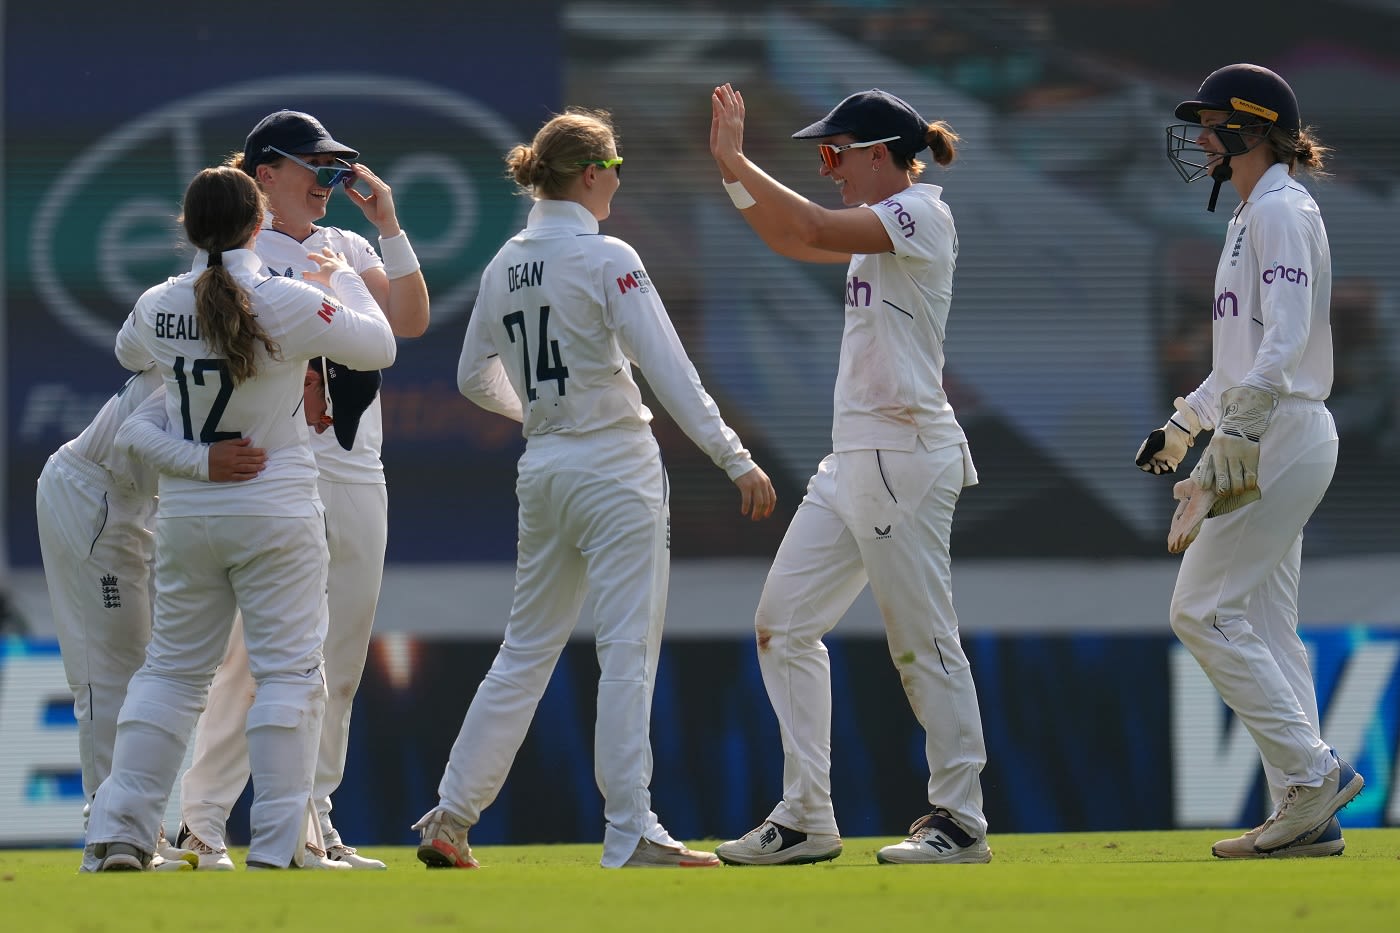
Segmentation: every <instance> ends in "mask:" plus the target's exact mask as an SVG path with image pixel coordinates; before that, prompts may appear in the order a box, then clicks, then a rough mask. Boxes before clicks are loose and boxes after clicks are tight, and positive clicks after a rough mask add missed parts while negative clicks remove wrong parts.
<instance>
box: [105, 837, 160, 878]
mask: <svg viewBox="0 0 1400 933" xmlns="http://www.w3.org/2000/svg"><path fill="white" fill-rule="evenodd" d="M96 854H97V857H98V859H100V861H99V862H98V863H97V870H98V871H146V870H147V869H148V868H150V865H151V856H150V855H148V854H147V853H145V852H142V851H141V850H140V849H138V848H136V846H134V845H131V844H129V843H126V842H99V843H98V844H97V850H96Z"/></svg>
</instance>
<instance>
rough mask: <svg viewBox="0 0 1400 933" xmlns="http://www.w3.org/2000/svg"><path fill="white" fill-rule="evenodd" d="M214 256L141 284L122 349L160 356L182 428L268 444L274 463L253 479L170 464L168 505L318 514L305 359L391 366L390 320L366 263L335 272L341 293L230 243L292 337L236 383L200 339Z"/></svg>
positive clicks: (230, 258) (278, 331) (188, 436)
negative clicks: (186, 471)
mask: <svg viewBox="0 0 1400 933" xmlns="http://www.w3.org/2000/svg"><path fill="white" fill-rule="evenodd" d="M208 261H209V256H208V254H207V253H205V252H203V251H199V252H197V253H196V254H195V257H194V263H193V265H192V267H191V270H190V271H189V272H187V273H185V274H184V275H179V276H175V277H174V278H171V279H169V280H167V281H166V282H163V283H162V284H160V285H157V286H155V287H154V288H151V289H148V290H147V291H146V293H145V294H144V295H142V296H141V298H140V299H139V300H138V301H137V302H136V307H135V308H134V309H132V312H131V314H130V315H128V317H127V319H126V322H125V323H124V324H123V325H122V328H121V331H120V332H119V333H118V334H117V359H118V361H119V362H120V363H121V364H122V365H123V366H125V367H126V368H128V369H136V370H140V369H144V368H146V367H147V366H148V365H149V364H150V362H151V361H152V360H154V361H155V363H156V366H157V367H158V368H159V369H160V372H161V375H162V377H163V378H164V382H165V399H166V409H165V410H166V416H167V417H168V418H169V420H170V425H169V430H170V433H171V434H174V435H176V436H179V437H183V438H184V439H185V440H187V441H198V442H199V443H201V444H212V443H214V442H215V441H219V440H224V439H227V438H236V437H247V438H251V439H252V442H253V443H254V444H255V445H256V446H258V447H262V448H265V449H266V450H267V458H268V459H267V468H266V469H265V470H264V471H263V473H262V474H261V475H260V476H258V477H257V478H256V479H253V480H249V481H247V482H243V483H207V482H200V481H198V480H193V479H189V478H186V477H180V476H168V475H163V476H161V478H160V513H161V514H162V515H196V516H198V515H282V516H306V515H315V514H316V507H315V503H316V501H317V497H316V462H315V460H314V459H313V458H312V455H311V448H310V447H309V446H308V435H309V433H310V432H309V431H308V430H307V428H306V421H305V416H304V415H303V413H302V411H301V405H302V383H303V380H304V379H305V376H306V362H307V360H309V359H311V358H312V357H313V356H322V355H324V356H329V357H332V358H333V359H336V360H339V361H341V362H343V363H345V364H346V365H347V366H352V367H355V368H358V369H381V368H383V367H385V366H388V365H389V364H391V363H392V362H393V361H394V352H395V347H396V344H395V343H394V335H393V333H392V332H391V331H390V329H389V322H388V321H387V320H386V319H385V318H384V315H383V314H382V313H381V312H380V311H379V306H378V305H376V304H375V303H374V299H373V298H372V297H370V294H369V291H368V290H367V289H366V288H365V284H364V282H363V281H362V280H361V279H360V277H359V276H358V275H355V274H353V273H351V272H337V273H336V274H335V275H334V276H333V277H332V279H331V283H332V285H333V286H334V289H335V292H336V295H338V296H339V300H338V299H337V298H336V297H335V296H332V295H326V294H325V293H323V292H322V291H321V290H319V289H316V288H313V287H311V286H310V285H308V284H306V283H305V282H301V281H298V280H296V279H288V278H282V277H279V276H268V275H266V274H264V273H263V272H262V262H261V260H260V259H259V258H258V256H257V254H256V253H254V252H252V251H251V250H244V249H238V250H229V251H227V252H225V253H224V254H223V263H224V265H225V267H227V268H228V270H229V272H230V273H232V275H233V277H234V279H235V280H237V281H238V283H239V284H240V285H241V286H243V288H245V289H247V291H248V293H249V295H250V296H251V298H252V302H253V313H254V314H256V315H257V316H258V322H259V323H260V324H261V325H262V326H263V329H264V330H265V331H266V332H267V334H268V336H269V337H271V338H272V339H273V340H274V341H276V342H277V344H278V345H279V346H280V348H281V350H280V353H279V356H278V358H275V359H274V358H272V357H270V356H268V354H267V351H266V350H265V349H263V347H262V345H261V344H258V345H257V347H256V352H257V359H258V363H257V375H256V376H255V377H254V378H252V379H249V380H246V381H245V382H243V383H242V384H240V385H238V386H235V385H234V384H233V380H232V378H231V377H230V376H229V374H228V369H227V362H226V361H225V360H223V359H219V358H217V357H215V356H214V353H213V351H212V350H210V349H209V348H208V347H207V346H205V344H204V341H203V340H202V339H201V337H200V333H199V321H198V318H197V317H196V315H195V297H194V285H195V281H196V280H197V279H198V278H199V276H200V275H202V274H203V273H204V271H205V268H206V267H207V265H208ZM342 301H343V302H344V303H343V304H342Z"/></svg>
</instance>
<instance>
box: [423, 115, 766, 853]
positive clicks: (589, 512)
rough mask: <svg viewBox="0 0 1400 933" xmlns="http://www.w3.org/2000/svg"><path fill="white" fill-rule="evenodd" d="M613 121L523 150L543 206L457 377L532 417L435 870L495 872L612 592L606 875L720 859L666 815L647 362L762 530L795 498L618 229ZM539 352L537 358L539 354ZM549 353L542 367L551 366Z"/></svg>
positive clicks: (660, 570) (568, 118)
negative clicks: (560, 671) (577, 652)
mask: <svg viewBox="0 0 1400 933" xmlns="http://www.w3.org/2000/svg"><path fill="white" fill-rule="evenodd" d="M622 161H623V159H622V157H621V156H620V155H619V154H618V151H617V139H616V136H615V134H614V131H613V128H612V124H611V121H610V119H609V118H608V116H607V115H606V114H604V113H596V112H591V111H578V110H570V111H568V112H566V113H564V114H561V115H559V116H557V117H554V118H553V119H551V120H550V121H548V122H547V123H545V125H544V126H543V127H541V128H540V130H539V132H538V133H537V134H536V135H535V138H534V140H533V142H532V143H531V144H529V145H520V146H516V147H515V148H514V149H513V150H512V151H511V152H510V154H509V155H508V156H507V158H506V163H507V165H508V166H509V169H510V174H511V176H512V177H513V178H514V179H515V181H516V183H517V185H518V186H519V187H520V189H521V190H522V192H525V193H528V194H529V195H530V196H531V197H532V198H533V199H534V201H535V204H534V207H533V208H532V209H531V211H530V218H529V223H528V225H527V226H526V228H525V229H524V230H523V231H521V232H520V233H519V234H518V235H517V236H515V237H512V238H511V239H510V240H509V241H508V242H507V243H506V244H505V245H503V246H502V247H501V249H500V251H499V252H498V253H497V254H496V257H495V258H494V259H493V260H492V261H491V263H490V264H489V265H488V266H487V268H486V270H485V271H484V272H483V273H482V278H481V288H480V289H479V291H478V294H477V301H476V307H475V308H474V309H473V311H472V316H471V320H470V321H469V322H468V324H467V334H466V339H465V341H464V343H463V347H462V356H461V359H460V361H459V364H458V369H457V384H458V387H459V388H460V389H461V391H462V393H463V394H464V395H465V396H467V397H468V398H470V399H472V400H473V401H474V402H476V403H477V404H479V405H481V406H482V407H483V408H486V409H488V410H490V411H495V412H499V413H500V414H503V415H505V416H507V417H511V418H514V419H516V420H519V421H521V422H522V423H523V433H524V435H525V437H526V447H525V453H524V454H523V455H522V457H521V458H520V466H519V476H518V479H517V482H516V495H517V498H518V499H519V502H520V524H519V539H518V548H517V552H518V561H517V565H516V583H515V598H514V601H513V604H512V608H511V614H510V619H509V621H508V622H507V624H506V632H505V638H504V640H503V643H502V645H501V650H500V653H499V654H497V656H496V660H495V662H494V663H493V664H492V665H491V670H490V671H489V672H488V673H487V675H486V678H485V679H484V680H483V681H482V683H481V686H480V687H479V688H478V689H477V692H476V695H475V697H474V698H473V699H472V702H471V705H470V707H469V708H468V710H467V714H466V718H465V719H464V720H463V722H462V728H461V731H460V732H459V733H458V736H457V740H456V742H455V743H454V744H453V747H452V754H451V757H450V758H449V760H448V763H447V768H446V770H445V772H444V774H443V777H442V781H441V783H440V784H439V786H438V797H439V799H438V804H437V806H435V807H434V808H433V809H432V810H430V811H429V812H428V813H427V814H425V815H424V817H423V818H422V819H421V820H419V822H418V823H417V824H415V828H417V829H419V830H420V833H421V835H420V841H421V844H420V846H419V849H418V857H419V859H421V860H422V861H423V862H425V863H426V864H427V865H428V866H429V867H456V868H471V867H475V866H476V860H475V859H474V858H473V857H472V854H471V848H470V846H469V845H468V844H467V832H468V830H469V829H470V827H471V826H473V825H475V824H476V822H477V820H478V818H479V817H480V815H481V812H482V810H484V809H485V808H486V807H487V806H488V805H489V804H490V803H491V801H492V800H494V799H495V798H496V795H497V793H498V792H499V790H500V788H501V785H502V784H503V783H504V781H505V779H506V775H507V774H508V772H509V770H510V767H511V765H512V763H513V761H514V758H515V754H516V751H517V750H518V749H519V747H520V743H521V741H522V740H523V739H524V737H525V733H526V731H527V729H528V728H529V726H530V721H531V719H532V717H533V715H534V710H535V708H536V705H537V704H538V702H539V699H540V696H541V695H542V694H543V693H544V690H545V687H546V685H547V684H548V682H549V677H550V674H551V672H552V671H553V669H554V666H555V662H556V661H557V660H558V657H559V654H560V652H561V651H562V650H563V648H564V645H565V643H566V642H567V641H568V638H569V634H570V632H571V631H572V630H573V627H574V624H575V623H576V622H577V621H578V615H579V611H580V609H581V608H582V605H583V601H584V599H585V597H586V596H587V595H588V593H589V591H590V590H591V591H592V593H593V595H594V597H595V602H594V618H595V620H596V622H595V625H596V627H595V631H594V636H595V640H596V643H597V653H598V663H599V667H600V676H599V681H598V720H597V726H596V733H597V734H596V736H595V743H594V749H595V756H596V760H595V761H594V773H595V775H596V776H597V780H598V787H599V790H600V791H601V792H602V794H603V800H604V820H605V824H606V825H605V829H604V835H603V856H602V860H601V863H602V865H603V866H604V867H607V868H616V867H622V866H643V865H650V866H713V865H718V864H719V862H718V860H717V859H715V857H714V856H713V855H712V854H710V853H708V852H695V851H692V850H690V849H689V848H687V847H686V846H684V845H683V844H681V843H680V842H678V841H677V840H675V839H674V838H672V837H671V835H670V833H668V832H667V831H666V829H665V828H664V827H663V826H662V825H661V823H660V821H659V820H658V819H657V816H656V814H655V813H654V812H652V810H651V791H650V783H651V760H652V757H651V742H650V736H649V731H650V721H651V698H652V685H653V684H654V682H655V676H656V666H657V660H658V657H659V652H660V644H661V632H662V626H663V622H664V619H665V609H666V593H667V583H668V580H669V573H670V551H669V525H670V510H669V504H668V483H667V480H666V474H665V469H664V467H663V465H662V462H661V456H660V451H659V449H658V447H657V443H656V439H655V437H654V436H653V435H652V432H651V429H650V426H649V425H650V422H651V412H650V410H648V408H647V407H646V406H645V405H644V404H642V400H641V392H640V390H639V389H638V386H637V382H636V380H635V378H634V377H633V374H632V365H633V361H635V362H636V364H637V365H638V366H639V367H640V368H641V369H642V370H643V371H644V372H645V374H646V376H647V380H648V382H649V383H650V384H651V386H652V387H653V388H654V389H655V390H656V393H657V397H658V398H659V399H660V400H661V402H662V404H663V405H665V406H666V408H667V410H668V411H669V412H670V413H671V414H672V415H673V416H674V417H675V419H676V421H677V423H678V424H680V426H681V427H682V429H683V430H684V431H685V432H686V434H687V435H688V436H689V437H690V438H691V439H692V440H693V441H694V442H695V443H696V444H697V446H699V447H700V448H701V449H702V450H703V451H705V453H706V454H708V455H709V456H710V459H711V460H712V461H713V462H714V463H715V465H716V466H718V467H720V468H721V469H723V470H724V471H725V473H726V475H728V476H729V477H730V478H731V479H732V480H733V481H734V483H735V484H736V486H738V487H739V489H740V491H741V493H740V507H741V509H743V510H744V511H745V512H746V513H747V514H749V515H750V517H752V518H754V519H760V518H764V517H767V516H768V515H770V514H771V513H772V510H773V505H774V502H775V500H776V495H775V494H774V492H773V486H772V483H771V482H769V480H768V476H767V474H765V473H764V472H763V470H762V469H760V468H759V467H758V466H757V465H756V464H755V463H754V462H753V458H752V457H751V456H750V454H749V452H748V451H747V450H745V449H744V447H743V445H742V444H741V443H740V441H739V438H738V437H737V436H736V435H735V433H734V432H733V431H732V430H730V429H729V427H728V425H726V424H725V423H724V421H723V419H722V418H721V417H720V414H719V411H718V409H717V408H716V406H715V404H714V401H713V400H712V399H711V398H710V396H709V394H708V393H707V392H705V389H704V387H703V386H702V385H701V383H700V380H699V377H698V376H697V375H696V372H695V368H694V366H693V365H692V364H691V362H690V360H689V358H688V357H687V356H686V354H685V352H684V349H683V348H682V347H681V344H680V341H679V340H678V339H677V338H676V334H675V330H674V328H673V327H672V326H671V323H670V320H669V318H668V317H667V315H666V312H665V308H664V306H663V305H662V304H661V300H660V298H659V297H658V295H657V293H656V286H655V284H654V283H652V282H651V280H650V278H649V277H648V276H647V274H646V270H645V268H644V267H643V265H642V262H641V259H640V258H639V257H638V256H637V254H636V252H635V251H634V250H633V249H632V248H631V247H630V246H628V245H627V244H626V243H623V242H622V241H620V240H617V239H615V238H613V237H609V236H604V235H601V234H600V233H599V223H600V221H602V220H605V219H606V218H607V217H608V216H609V214H610V212H611V205H612V200H613V196H614V195H615V194H616V193H617V191H618V188H619V186H620V184H621V179H620V169H621V167H622ZM527 344H528V345H529V346H530V347H531V348H532V350H531V352H527V351H525V349H524V347H525V346H526V345H527ZM536 354H537V355H536Z"/></svg>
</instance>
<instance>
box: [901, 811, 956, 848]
mask: <svg viewBox="0 0 1400 933" xmlns="http://www.w3.org/2000/svg"><path fill="white" fill-rule="evenodd" d="M935 816H943V817H947V818H948V819H952V814H950V813H949V812H948V811H947V810H945V809H943V808H942V807H934V808H933V812H932V813H926V814H924V815H923V816H921V817H919V818H918V819H917V820H915V821H914V822H913V824H912V825H911V826H910V827H909V841H910V842H923V841H924V837H926V836H928V834H929V833H932V832H935V831H936V830H935V828H934V827H932V826H930V825H929V823H931V822H932V821H933V818H934V817H935Z"/></svg>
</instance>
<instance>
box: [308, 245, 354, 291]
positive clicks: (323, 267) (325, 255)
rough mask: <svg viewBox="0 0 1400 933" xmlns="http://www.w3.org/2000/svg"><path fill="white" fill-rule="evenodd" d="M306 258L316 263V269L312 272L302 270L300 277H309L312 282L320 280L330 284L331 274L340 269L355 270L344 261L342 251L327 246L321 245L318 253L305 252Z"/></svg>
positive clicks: (322, 282) (327, 284)
mask: <svg viewBox="0 0 1400 933" xmlns="http://www.w3.org/2000/svg"><path fill="white" fill-rule="evenodd" d="M306 258H307V259H310V260H311V261H312V262H314V263H316V269H315V271H313V272H303V273H302V274H301V277H302V278H304V279H309V280H310V281H312V282H320V283H321V284H322V285H325V286H329V285H330V284H331V276H333V275H335V274H336V273H337V272H339V271H340V270H341V269H345V270H347V271H350V272H353V271H355V270H354V269H353V268H352V267H351V266H350V263H349V262H347V261H346V259H345V254H344V253H337V252H335V251H334V250H332V249H331V248H330V247H329V246H323V247H321V251H320V252H319V253H307V254H306Z"/></svg>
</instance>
